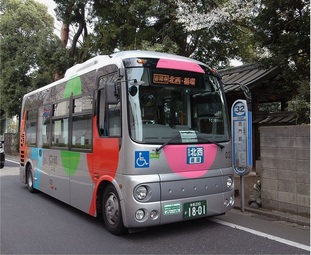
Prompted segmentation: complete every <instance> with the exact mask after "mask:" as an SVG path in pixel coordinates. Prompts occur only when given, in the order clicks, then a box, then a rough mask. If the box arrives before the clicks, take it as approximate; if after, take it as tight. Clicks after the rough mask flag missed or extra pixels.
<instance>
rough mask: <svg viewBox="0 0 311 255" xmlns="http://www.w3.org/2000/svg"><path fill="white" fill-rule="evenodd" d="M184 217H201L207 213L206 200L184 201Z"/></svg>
mask: <svg viewBox="0 0 311 255" xmlns="http://www.w3.org/2000/svg"><path fill="white" fill-rule="evenodd" d="M183 210H184V219H190V218H196V217H202V216H204V215H206V213H207V203H206V200H201V201H196V202H190V203H184V205H183Z"/></svg>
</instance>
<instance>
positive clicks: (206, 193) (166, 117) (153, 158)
mask: <svg viewBox="0 0 311 255" xmlns="http://www.w3.org/2000/svg"><path fill="white" fill-rule="evenodd" d="M229 130H230V128H229V121H228V112H227V106H226V102H225V97H224V92H223V88H222V83H221V79H220V77H219V75H218V74H217V73H216V72H215V71H214V70H212V69H211V68H210V67H208V66H207V65H205V64H204V63H201V62H199V61H195V60H193V59H190V58H185V57H181V56H177V55H173V54H165V53H158V52H147V51H124V52H118V53H115V54H112V55H107V56H96V57H94V58H92V59H90V60H88V61H86V62H85V63H82V64H77V65H75V66H73V67H72V68H70V69H68V70H67V72H66V74H65V76H64V78H63V79H61V80H59V81H56V82H53V83H51V84H49V85H47V86H45V87H42V88H40V89H37V90H35V91H33V92H30V93H28V94H26V95H25V96H24V98H23V102H22V112H21V127H20V131H21V136H20V180H21V181H22V182H23V183H25V184H27V187H28V190H29V191H30V192H35V191H37V190H39V191H41V192H44V193H46V194H48V195H50V196H52V197H54V198H56V199H59V200H61V201H63V202H64V203H67V204H69V205H71V206H73V207H75V208H78V209H79V210H81V211H83V212H85V213H88V214H90V215H92V216H94V217H97V216H101V217H103V221H104V224H105V226H106V228H107V230H108V231H110V232H111V233H113V234H120V233H123V232H124V230H126V229H137V228H145V227H148V226H156V225H160V224H167V223H172V222H179V221H185V220H190V219H194V218H201V217H207V216H212V215H219V214H224V213H225V212H227V211H228V210H230V209H231V208H232V207H233V205H234V181H233V180H234V177H233V168H232V162H231V135H230V132H229Z"/></svg>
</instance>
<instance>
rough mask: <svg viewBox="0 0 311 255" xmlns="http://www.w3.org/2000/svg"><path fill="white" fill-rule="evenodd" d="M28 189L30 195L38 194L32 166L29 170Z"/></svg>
mask: <svg viewBox="0 0 311 255" xmlns="http://www.w3.org/2000/svg"><path fill="white" fill-rule="evenodd" d="M27 188H28V191H29V192H30V193H35V192H36V190H35V188H34V187H33V174H32V168H31V166H30V165H29V166H28V168H27Z"/></svg>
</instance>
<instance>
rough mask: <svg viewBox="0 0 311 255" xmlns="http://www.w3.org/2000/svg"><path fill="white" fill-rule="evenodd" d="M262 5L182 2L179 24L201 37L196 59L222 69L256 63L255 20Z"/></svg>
mask: <svg viewBox="0 0 311 255" xmlns="http://www.w3.org/2000/svg"><path fill="white" fill-rule="evenodd" d="M258 1H259V0H247V1H245V0H234V1H229V0H222V1H207V0H201V1H189V0H178V1H177V4H178V9H177V20H178V22H179V23H181V24H182V25H183V27H184V30H185V31H186V32H187V33H189V32H191V31H195V32H197V33H199V34H200V37H199V38H200V41H201V42H200V43H199V44H198V47H197V49H196V51H195V53H194V54H193V57H195V58H196V59H199V60H202V61H204V62H209V61H210V62H211V63H212V65H213V66H220V67H221V66H228V65H229V61H230V59H234V58H236V59H239V60H243V61H244V62H252V61H253V60H254V59H255V57H256V55H255V50H254V47H253V41H252V38H253V26H252V24H251V20H252V18H253V17H254V15H255V9H254V7H255V6H257V4H258Z"/></svg>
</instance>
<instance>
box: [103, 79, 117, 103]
mask: <svg viewBox="0 0 311 255" xmlns="http://www.w3.org/2000/svg"><path fill="white" fill-rule="evenodd" d="M105 90H106V91H105V95H106V98H105V99H106V103H107V104H118V103H119V100H120V92H119V87H118V85H117V83H113V82H109V83H107V84H106V89H105Z"/></svg>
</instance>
